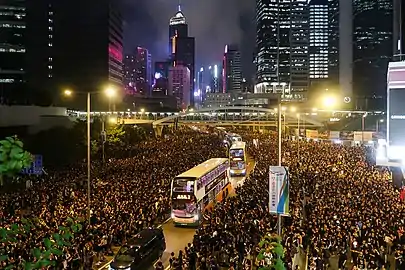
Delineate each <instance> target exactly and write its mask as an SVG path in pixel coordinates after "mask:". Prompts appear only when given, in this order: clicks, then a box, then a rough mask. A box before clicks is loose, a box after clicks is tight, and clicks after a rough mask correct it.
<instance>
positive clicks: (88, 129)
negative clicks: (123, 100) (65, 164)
mask: <svg viewBox="0 0 405 270" xmlns="http://www.w3.org/2000/svg"><path fill="white" fill-rule="evenodd" d="M90 105H91V104H90V92H87V218H88V222H89V226H90V217H91V205H90V181H91V179H90V177H91V164H90V150H91V149H90Z"/></svg>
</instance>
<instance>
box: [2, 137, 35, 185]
mask: <svg viewBox="0 0 405 270" xmlns="http://www.w3.org/2000/svg"><path fill="white" fill-rule="evenodd" d="M32 160H33V157H32V155H31V154H30V153H29V152H27V151H25V150H24V144H23V142H22V141H20V140H19V139H18V138H17V136H12V137H6V138H5V139H4V140H1V141H0V175H2V176H3V175H5V176H8V177H13V176H15V175H16V174H18V173H20V172H21V171H22V170H23V169H25V168H28V167H30V166H31V164H32Z"/></svg>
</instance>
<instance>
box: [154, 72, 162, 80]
mask: <svg viewBox="0 0 405 270" xmlns="http://www.w3.org/2000/svg"><path fill="white" fill-rule="evenodd" d="M160 78H162V74H160V73H159V72H156V73H155V79H156V80H158V79H160Z"/></svg>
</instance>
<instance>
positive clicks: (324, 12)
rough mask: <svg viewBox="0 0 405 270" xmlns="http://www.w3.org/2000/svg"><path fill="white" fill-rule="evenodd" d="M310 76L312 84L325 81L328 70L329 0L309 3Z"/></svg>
mask: <svg viewBox="0 0 405 270" xmlns="http://www.w3.org/2000/svg"><path fill="white" fill-rule="evenodd" d="M309 29H310V30H309V78H310V83H311V85H315V84H318V83H319V82H320V83H323V82H325V80H327V79H328V77H329V72H328V70H329V69H328V50H329V46H328V42H329V34H328V32H329V29H328V0H312V1H311V2H310V3H309Z"/></svg>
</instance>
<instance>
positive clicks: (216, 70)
mask: <svg viewBox="0 0 405 270" xmlns="http://www.w3.org/2000/svg"><path fill="white" fill-rule="evenodd" d="M214 78H218V66H217V65H215V66H214Z"/></svg>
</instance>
